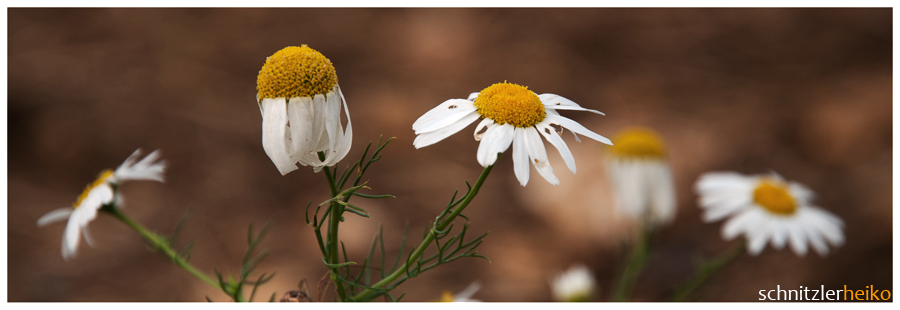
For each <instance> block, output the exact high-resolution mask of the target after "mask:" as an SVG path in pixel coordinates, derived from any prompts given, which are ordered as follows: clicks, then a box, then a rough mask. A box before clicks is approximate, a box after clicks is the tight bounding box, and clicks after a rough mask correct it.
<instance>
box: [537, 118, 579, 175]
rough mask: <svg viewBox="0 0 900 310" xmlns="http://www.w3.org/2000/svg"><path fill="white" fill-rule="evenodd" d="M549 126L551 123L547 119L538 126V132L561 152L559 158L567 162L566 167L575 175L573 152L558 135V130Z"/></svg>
mask: <svg viewBox="0 0 900 310" xmlns="http://www.w3.org/2000/svg"><path fill="white" fill-rule="evenodd" d="M549 124H550V122H547V120H546V119H545V120H544V121H542V122H541V123H539V124H537V125H536V127H537V130H538V132H540V133H541V135H542V136H544V139H547V141H548V142H550V144H551V145H553V146H554V147H556V150H557V151H559V156H560V157H562V158H563V161H565V162H566V167H568V168H569V171H572V173H573V174H574V173H575V156H572V151H570V150H569V146H567V145H566V142H565V141H563V139H562V137H560V136H559V134H558V133H556V130H555V129H554V128H553V127H550V126H549Z"/></svg>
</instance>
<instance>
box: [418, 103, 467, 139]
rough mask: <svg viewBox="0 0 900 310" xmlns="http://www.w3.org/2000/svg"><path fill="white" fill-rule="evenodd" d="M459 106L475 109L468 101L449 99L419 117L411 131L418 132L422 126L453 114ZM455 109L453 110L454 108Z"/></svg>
mask: <svg viewBox="0 0 900 310" xmlns="http://www.w3.org/2000/svg"><path fill="white" fill-rule="evenodd" d="M461 106H466V107H469V106H471V107H475V105H473V104H472V102H471V101H469V100H464V99H449V100H447V101H444V102H442V103H441V104H439V105H438V106H436V107H434V108H432V109H431V110H428V112H425V114H422V116H420V117H419V119H417V120H416V121H415V122H413V126H412V129H413V130H415V131H418V130H420V129H421V128H422V127H423V126H426V125H428V124H429V123H431V122H434V121H435V120H436V119H441V118H444V115H446V114H447V113H452V112H455V110H456V109H458V108H459V107H461ZM454 107H455V108H454Z"/></svg>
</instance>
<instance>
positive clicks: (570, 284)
mask: <svg viewBox="0 0 900 310" xmlns="http://www.w3.org/2000/svg"><path fill="white" fill-rule="evenodd" d="M551 286H552V288H553V299H555V300H556V301H566V302H576V301H589V300H590V299H591V295H592V294H593V293H594V287H595V286H596V281H595V280H594V275H593V274H591V271H590V270H588V269H587V267H585V266H584V265H582V264H577V265H574V266H572V267H571V268H569V270H567V271H566V272H563V273H562V274H560V275H558V276H557V277H556V279H554V280H553V283H551Z"/></svg>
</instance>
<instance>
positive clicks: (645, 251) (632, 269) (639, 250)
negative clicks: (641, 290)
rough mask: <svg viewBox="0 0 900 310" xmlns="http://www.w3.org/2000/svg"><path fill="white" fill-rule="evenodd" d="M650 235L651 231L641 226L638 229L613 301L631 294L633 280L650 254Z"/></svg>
mask: <svg viewBox="0 0 900 310" xmlns="http://www.w3.org/2000/svg"><path fill="white" fill-rule="evenodd" d="M650 236H651V233H650V232H648V231H647V230H646V229H644V228H641V229H639V231H638V237H637V240H635V244H634V248H633V249H632V251H631V259H630V260H629V262H628V265H626V266H625V270H624V271H622V277H621V278H619V285H618V286H617V287H616V291H615V293H614V294H613V301H626V300H628V297H629V295H630V294H631V289H632V287H634V283H635V281H637V278H638V277H639V276H640V275H641V271H642V270H643V269H644V264H646V263H647V257H649V255H650V246H649V244H650Z"/></svg>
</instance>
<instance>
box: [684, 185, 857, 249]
mask: <svg viewBox="0 0 900 310" xmlns="http://www.w3.org/2000/svg"><path fill="white" fill-rule="evenodd" d="M696 190H697V193H698V194H699V195H700V206H701V207H702V208H703V209H705V213H704V214H703V219H704V220H705V221H706V222H714V221H718V220H721V219H724V218H726V217H729V216H730V217H731V218H730V219H728V220H727V221H726V223H725V225H724V226H723V227H722V236H723V237H724V238H725V239H726V240H731V239H734V238H735V237H737V236H738V235H744V236H745V237H746V238H747V251H748V252H749V253H750V254H752V255H757V254H759V253H760V252H762V250H763V248H765V246H766V243H769V241H771V243H772V247H774V248H775V249H782V248H784V246H785V245H786V244H790V246H791V249H792V250H793V251H794V253H796V254H797V255H799V256H804V255H806V252H807V247H808V246H811V247H812V248H813V249H814V250H815V251H816V252H818V253H819V255H820V256H825V255H827V254H828V243H830V244H831V245H832V246H840V245H842V244H843V243H844V233H843V230H842V228H843V226H844V222H843V221H841V219H840V218H838V217H837V216H835V215H834V214H832V213H831V212H828V211H825V210H823V209H821V208H819V207H816V206H813V205H812V202H811V201H812V199H813V197H814V196H815V194H814V193H813V192H812V191H811V190H810V189H808V188H806V187H805V186H803V185H801V184H799V183H796V182H787V181H785V180H784V179H782V178H781V176H779V175H778V174H776V173H774V172H773V173H771V174H767V175H754V176H746V175H742V174H739V173H736V172H710V173H706V174H704V175H702V176H700V179H699V180H698V181H697V185H696Z"/></svg>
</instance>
